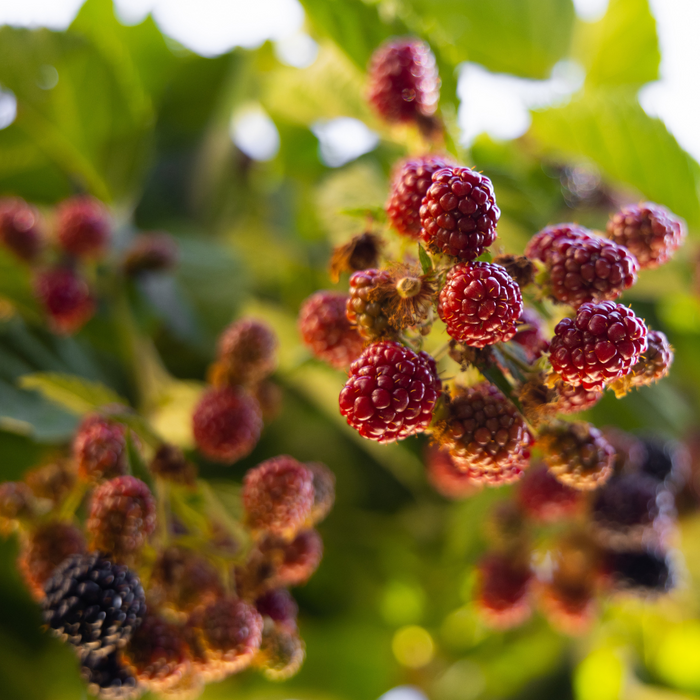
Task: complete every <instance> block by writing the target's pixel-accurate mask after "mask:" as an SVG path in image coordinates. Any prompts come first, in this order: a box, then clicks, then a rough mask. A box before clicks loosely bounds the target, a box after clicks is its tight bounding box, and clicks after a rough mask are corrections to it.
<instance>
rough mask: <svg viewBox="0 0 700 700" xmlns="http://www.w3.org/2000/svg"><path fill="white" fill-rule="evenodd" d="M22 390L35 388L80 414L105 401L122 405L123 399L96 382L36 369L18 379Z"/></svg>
mask: <svg viewBox="0 0 700 700" xmlns="http://www.w3.org/2000/svg"><path fill="white" fill-rule="evenodd" d="M19 385H20V387H21V388H22V389H29V390H32V389H33V390H35V391H38V392H40V393H41V394H43V395H44V396H45V397H46V398H47V399H50V400H51V401H54V402H55V403H58V404H60V405H61V406H64V407H65V408H67V409H68V410H69V411H72V412H73V413H78V414H83V413H87V412H89V411H93V410H95V409H97V408H100V407H101V406H105V405H107V404H124V405H126V400H125V399H123V398H122V397H121V396H119V394H117V393H116V392H115V391H112V389H110V388H108V387H106V386H105V385H104V384H100V383H99V382H92V381H88V380H87V379H82V378H81V377H76V376H74V375H71V374H61V373H58V372H35V373H34V374H26V375H24V376H23V377H20V379H19Z"/></svg>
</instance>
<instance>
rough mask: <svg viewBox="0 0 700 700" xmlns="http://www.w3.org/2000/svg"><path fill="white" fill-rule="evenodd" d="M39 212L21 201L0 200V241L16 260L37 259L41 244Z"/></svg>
mask: <svg viewBox="0 0 700 700" xmlns="http://www.w3.org/2000/svg"><path fill="white" fill-rule="evenodd" d="M42 238H43V234H42V231H41V228H40V221H39V212H37V210H36V209H35V208H34V207H32V206H30V205H29V204H27V203H26V202H25V201H24V200H23V199H19V198H7V199H1V200H0V241H2V243H3V244H4V245H5V246H6V247H7V248H9V249H10V250H11V251H12V252H13V253H14V254H15V255H16V256H17V257H18V258H21V259H22V260H25V261H27V262H32V261H34V260H36V259H37V257H38V256H39V253H40V252H41V248H42V244H43V240H42Z"/></svg>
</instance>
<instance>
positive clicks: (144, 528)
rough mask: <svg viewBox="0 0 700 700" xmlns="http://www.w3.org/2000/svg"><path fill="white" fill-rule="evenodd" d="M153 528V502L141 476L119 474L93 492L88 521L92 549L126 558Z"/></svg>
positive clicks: (144, 541) (154, 523)
mask: <svg viewBox="0 0 700 700" xmlns="http://www.w3.org/2000/svg"><path fill="white" fill-rule="evenodd" d="M155 527H156V502H155V499H154V498H153V495H152V494H151V492H150V490H149V488H148V486H146V484H144V483H143V481H141V480H140V479H137V478H136V477H133V476H128V475H127V476H119V477H117V478H116V479H112V480H111V481H105V482H104V483H103V484H101V485H100V486H98V487H97V488H96V489H95V491H94V492H93V494H92V500H91V502H90V511H89V515H88V521H87V531H88V534H89V536H90V545H91V548H92V549H95V550H99V551H101V552H107V553H109V554H111V555H113V556H114V557H115V558H116V559H128V558H129V557H130V556H131V555H133V554H134V553H135V552H137V551H138V550H139V549H141V547H143V545H144V544H145V543H146V540H147V539H148V537H149V535H150V534H151V533H152V532H153V531H154V530H155Z"/></svg>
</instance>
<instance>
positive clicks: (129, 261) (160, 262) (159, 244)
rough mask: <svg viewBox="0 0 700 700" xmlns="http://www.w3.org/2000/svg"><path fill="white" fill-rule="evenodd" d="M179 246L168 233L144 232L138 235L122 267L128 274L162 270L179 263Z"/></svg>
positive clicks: (125, 256)
mask: <svg viewBox="0 0 700 700" xmlns="http://www.w3.org/2000/svg"><path fill="white" fill-rule="evenodd" d="M177 260H178V248H177V243H176V242H175V239H174V238H173V237H172V236H171V235H169V234H167V233H159V232H154V233H143V234H141V235H139V236H137V237H136V238H135V239H134V240H133V242H132V243H131V245H130V246H129V248H128V249H127V251H126V253H125V254H124V261H123V262H122V267H123V268H124V272H125V273H126V274H127V275H130V276H132V277H133V276H135V275H138V274H141V273H143V272H162V271H165V270H170V269H172V268H173V267H175V265H176V264H177Z"/></svg>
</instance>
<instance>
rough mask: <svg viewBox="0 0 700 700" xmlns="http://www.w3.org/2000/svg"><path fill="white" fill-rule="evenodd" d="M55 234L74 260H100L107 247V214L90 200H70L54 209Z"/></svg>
mask: <svg viewBox="0 0 700 700" xmlns="http://www.w3.org/2000/svg"><path fill="white" fill-rule="evenodd" d="M56 233H57V236H58V242H59V244H60V245H61V247H62V248H63V249H64V250H65V251H66V252H67V253H70V254H71V255H75V256H76V257H78V258H98V257H101V256H102V254H103V253H104V252H105V248H106V247H107V245H108V244H109V237H110V225H109V215H108V214H107V210H106V209H105V207H104V205H103V204H102V203H101V202H98V201H97V200H96V199H93V198H92V197H88V196H85V195H79V196H77V197H71V198H70V199H66V200H64V201H63V202H61V204H60V205H59V206H58V208H57V210H56Z"/></svg>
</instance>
